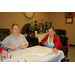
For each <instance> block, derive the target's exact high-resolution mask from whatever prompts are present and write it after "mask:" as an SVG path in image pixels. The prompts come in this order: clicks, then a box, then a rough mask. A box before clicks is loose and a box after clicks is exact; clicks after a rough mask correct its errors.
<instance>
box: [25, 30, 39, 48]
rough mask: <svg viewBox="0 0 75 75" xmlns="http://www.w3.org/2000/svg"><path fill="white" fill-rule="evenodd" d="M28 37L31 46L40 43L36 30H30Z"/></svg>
mask: <svg viewBox="0 0 75 75" xmlns="http://www.w3.org/2000/svg"><path fill="white" fill-rule="evenodd" d="M26 39H27V41H28V42H29V47H31V46H36V45H39V41H38V38H35V31H31V30H29V31H28V32H27V37H26Z"/></svg>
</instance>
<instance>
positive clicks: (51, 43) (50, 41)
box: [41, 27, 62, 53]
mask: <svg viewBox="0 0 75 75" xmlns="http://www.w3.org/2000/svg"><path fill="white" fill-rule="evenodd" d="M41 44H42V45H44V46H45V47H49V48H52V49H53V50H52V52H55V53H58V49H61V47H62V44H61V42H60V38H59V36H58V35H56V34H55V31H54V28H53V27H50V28H49V30H48V34H47V35H46V36H45V37H44V38H43V39H42V41H41Z"/></svg>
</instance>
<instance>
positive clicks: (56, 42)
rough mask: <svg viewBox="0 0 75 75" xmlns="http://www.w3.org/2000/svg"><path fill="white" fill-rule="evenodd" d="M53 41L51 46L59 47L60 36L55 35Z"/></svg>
mask: <svg viewBox="0 0 75 75" xmlns="http://www.w3.org/2000/svg"><path fill="white" fill-rule="evenodd" d="M54 43H55V45H54V46H53V48H54V47H55V48H57V49H59V47H60V38H59V36H56V37H55V40H54Z"/></svg>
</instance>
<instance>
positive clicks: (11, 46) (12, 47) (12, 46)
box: [7, 45, 16, 50]
mask: <svg viewBox="0 0 75 75" xmlns="http://www.w3.org/2000/svg"><path fill="white" fill-rule="evenodd" d="M7 48H10V49H12V50H15V49H16V47H15V46H14V45H7Z"/></svg>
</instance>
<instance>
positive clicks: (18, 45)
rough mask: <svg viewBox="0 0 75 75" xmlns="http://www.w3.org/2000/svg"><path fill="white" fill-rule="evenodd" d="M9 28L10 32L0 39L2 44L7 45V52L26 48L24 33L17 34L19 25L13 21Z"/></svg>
mask: <svg viewBox="0 0 75 75" xmlns="http://www.w3.org/2000/svg"><path fill="white" fill-rule="evenodd" d="M11 29H12V34H10V35H9V36H7V37H6V38H5V39H4V40H3V41H2V43H3V44H4V45H7V48H8V52H10V51H15V50H21V49H24V48H27V47H28V44H29V43H28V42H27V40H26V39H25V37H24V35H22V34H19V25H18V24H16V23H14V24H13V25H12V27H11Z"/></svg>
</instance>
